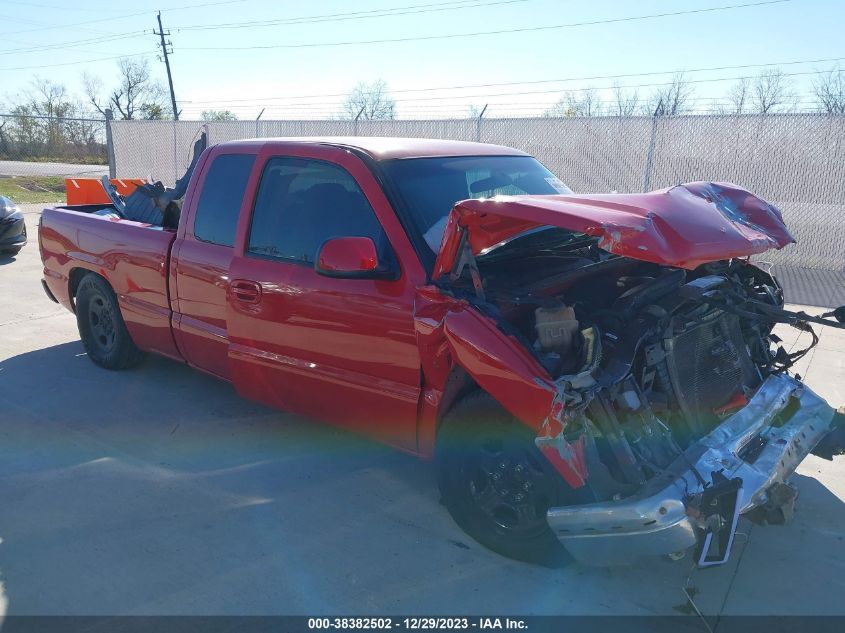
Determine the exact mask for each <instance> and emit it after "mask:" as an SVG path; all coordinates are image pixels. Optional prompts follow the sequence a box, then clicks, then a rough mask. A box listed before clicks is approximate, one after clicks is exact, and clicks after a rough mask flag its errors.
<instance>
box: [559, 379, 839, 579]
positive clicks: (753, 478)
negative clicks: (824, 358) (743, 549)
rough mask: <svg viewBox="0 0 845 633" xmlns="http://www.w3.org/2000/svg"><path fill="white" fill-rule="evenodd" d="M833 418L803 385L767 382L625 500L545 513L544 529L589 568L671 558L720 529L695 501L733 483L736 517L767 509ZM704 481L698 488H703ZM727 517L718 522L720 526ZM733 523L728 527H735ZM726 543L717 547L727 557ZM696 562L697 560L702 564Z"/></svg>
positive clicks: (727, 519) (780, 380)
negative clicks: (736, 484) (645, 558)
mask: <svg viewBox="0 0 845 633" xmlns="http://www.w3.org/2000/svg"><path fill="white" fill-rule="evenodd" d="M834 414H835V411H834V410H833V408H831V407H830V406H829V405H828V404H827V403H826V402H825V401H824V400H823V399H822V398H820V397H819V396H817V395H816V394H815V393H813V392H812V391H811V390H810V389H808V388H807V387H806V386H805V385H804V384H802V383H801V382H799V381H797V380H795V379H794V378H792V377H790V376H787V375H785V374H782V375H775V376H770V377H769V378H768V379H767V380H766V381H765V382H764V383H763V385H762V386H761V387H760V388H759V389H758V390H757V393H756V394H755V395H754V397H753V398H751V400H750V401H749V403H748V404H747V405H746V406H745V407H744V408H743V409H742V410H740V411H738V412H737V413H735V414H734V415H732V416H731V417H729V418H727V419H726V420H724V421H723V422H722V424H720V425H719V426H718V427H716V428H715V429H714V430H713V431H711V432H710V433H709V434H708V435H706V436H704V437H703V438H702V439H701V440H699V441H698V442H696V443H695V444H693V445H691V446H690V447H689V448H687V450H686V451H685V452H684V455H683V456H681V457H679V458H678V459H677V460H676V461H675V462H674V463H673V464H672V465H671V466H670V467H669V468H668V469H667V470H666V471H665V472H664V473H663V474H662V475H660V476H658V477H655V478H654V479H652V480H651V481H649V482H648V483H646V484H645V486H643V488H642V489H641V490H640V491H639V492H637V493H636V494H635V495H633V496H631V497H627V498H625V499H622V500H619V501H605V502H600V503H592V504H587V505H580V506H567V507H560V508H551V509H550V510H549V512H548V521H549V525H550V527H551V529H552V531H553V532H554V534H555V535H556V536H557V537H558V539H559V540H560V542H561V543H562V544H563V545H564V546H565V547H566V549H567V550H568V551H569V553H570V554H571V555H572V556H573V557H574V558H576V559H578V560H579V561H582V562H584V563H588V564H593V565H615V564H624V563H629V562H633V561H635V560H636V559H638V558H641V557H643V556H651V555H661V554H675V553H678V552H683V551H685V550H687V549H688V548H690V547H692V546H694V545H696V544H699V546H701V544H702V541H704V540H705V539H706V540H707V542H708V543H709V542H710V540H711V539H707V538H706V537H707V535H708V533H711V534H714V535H715V534H716V533H717V532H719V529H718V528H717V527H715V526H714V522H713V521H712V520H711V521H710V522H708V521H706V520H703V519H705V518H706V517H704V516H702V514H701V512H700V510H699V507H697V505H696V504H697V500H700V499H701V498H702V496H706V495H705V494H704V493H705V490H712V489H714V488H715V487H717V486H718V485H719V483H720V482H724V481H725V480H736V479H740V480H741V483H740V488H739V491H738V493H737V494H738V495H739V498H738V499H737V501H736V504H735V507H736V508H737V509H738V510H739V513H740V514H745V513H747V512H750V511H751V510H753V509H755V508H757V507H760V506H763V505H766V504H768V503H771V501H772V499H770V497H772V496H773V495H772V493H773V492H774V491H776V490H778V489H780V487H781V486H783V484H784V482H785V480H786V478H787V477H788V476H789V475H791V474H792V473H793V471H794V470H795V469H796V467H797V466H798V464H799V463H801V461H802V460H803V459H804V458H805V457H806V456H807V455H808V454H809V453H810V451H812V450H813V448H814V447H815V446H816V445H817V444H818V443H819V442H820V441H821V440H822V439H823V438H824V437H825V436H826V435H827V434H828V433H829V432H830V431H831V427H832V425H833V424H834ZM702 480H703V483H702ZM731 520H732V517H730V516H723V517H721V518H720V521H716V523H720V525H721V526H724V524H725V522H726V521H727V522H729V523H730V522H731ZM734 524H735V522H734ZM729 531H730V538H729V539H728V540H727V541H726V542H725V543H724V544H723V547H722V549H723V553H724V559H725V560H726V559H727V557H728V556H729V554H730V542H731V541H732V537H733V528H731V529H730V530H729ZM702 560H703V557H702Z"/></svg>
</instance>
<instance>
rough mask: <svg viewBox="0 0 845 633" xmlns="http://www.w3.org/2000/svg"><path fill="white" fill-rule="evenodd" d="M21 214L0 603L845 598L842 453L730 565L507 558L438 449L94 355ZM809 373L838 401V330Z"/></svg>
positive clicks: (814, 469)
mask: <svg viewBox="0 0 845 633" xmlns="http://www.w3.org/2000/svg"><path fill="white" fill-rule="evenodd" d="M24 211H25V213H26V217H27V222H28V225H29V230H30V236H31V242H30V244H29V245H28V246H27V247H25V248H24V250H23V251H22V252H21V253H20V255H19V256H18V257H17V258H16V259H11V258H8V257H7V258H4V259H0V393H1V394H3V395H2V400H0V613H2V612H3V611H6V612H7V613H9V614H290V613H297V614H309V615H310V614H321V613H344V614H397V613H406V614H407V613H419V614H446V613H481V614H484V613H497V614H510V613H513V614H545V613H550V614H559V613H560V614H564V613H565V614H668V615H674V614H678V613H689V612H690V611H691V609H690V606H689V605H688V604H687V599H686V597H685V594H684V592H683V587H684V586H685V585H687V586H689V587H691V588H692V593H693V594H694V595H695V600H696V603H697V606H698V607H699V608H700V609H701V610H702V611H703V612H704V613H705V614H706V615H718V614H740V613H741V614H746V613H753V614H822V613H824V614H845V602H843V601H842V599H841V596H842V595H843V593H845V547H843V537H845V504H843V501H844V500H845V460H843V459H840V460H839V461H836V462H833V463H830V462H825V461H823V460H821V459H818V458H814V457H810V458H809V459H808V460H807V461H806V462H805V463H804V464H803V465H802V466H801V468H800V469H799V471H798V474H797V475H796V477H795V481H796V483H797V485H798V487H799V489H800V490H801V498H800V500H799V509H798V512H797V515H796V518H795V520H794V522H793V523H791V524H789V525H787V526H784V527H766V528H760V527H752V526H751V525H750V524H748V523H747V522H745V521H743V522H742V524H741V527H740V531H741V532H742V534H743V535H744V536H743V537H741V538H739V539H738V544H737V546H736V548H735V551H734V556H733V558H732V560H731V562H730V563H729V564H728V565H726V566H723V567H719V568H714V569H709V570H705V571H700V570H693V569H692V568H691V562H690V561H689V560H688V559H687V560H682V561H679V562H674V563H673V562H669V561H667V560H653V561H650V562H648V563H645V564H641V565H638V566H635V567H622V568H614V569H594V568H588V567H583V566H580V565H577V564H570V565H569V566H566V567H564V568H562V569H546V568H542V567H536V566H531V565H525V564H521V563H517V562H514V561H510V560H507V559H504V558H502V557H500V556H497V555H496V554H493V553H491V552H489V551H487V550H485V549H483V548H482V547H480V546H479V545H477V544H476V543H474V542H473V541H471V540H470V539H469V538H468V537H466V536H465V535H464V534H463V533H462V532H461V531H460V530H459V529H458V528H457V527H456V526H455V525H454V524H453V523H452V521H451V519H450V518H449V516H448V514H447V513H446V511H445V509H444V508H443V507H442V506H441V505H440V504H439V502H438V494H437V490H436V486H435V483H434V479H433V471H432V468H431V465H430V464H428V463H425V462H420V461H418V460H416V459H414V458H412V457H409V456H407V455H404V454H401V453H398V452H394V451H392V450H390V449H388V448H384V447H381V446H379V445H377V444H374V443H372V442H370V441H367V440H364V439H361V438H358V437H356V436H354V435H351V434H349V433H346V432H343V431H339V430H336V429H333V428H330V427H326V426H323V425H320V424H318V423H316V422H313V421H310V420H305V419H302V418H298V417H294V416H290V415H286V414H283V413H279V412H276V411H272V410H269V409H266V408H264V407H261V406H259V405H256V404H253V403H251V402H248V401H245V400H243V399H241V398H239V397H238V396H237V395H236V394H235V393H234V392H233V390H232V389H231V388H230V387H229V386H228V385H226V384H223V383H221V382H218V381H216V380H214V379H212V378H210V377H208V376H205V375H203V374H201V373H198V372H195V371H192V370H190V369H188V368H186V367H184V366H182V365H180V364H177V363H175V362H171V361H167V360H163V359H157V358H150V359H149V360H148V361H147V362H145V363H144V364H143V365H142V366H141V367H140V368H138V369H135V370H131V371H126V372H108V371H105V370H102V369H99V368H98V367H96V366H94V365H93V364H92V363H91V362H90V361H89V360H88V359H87V358H86V357H85V353H84V350H83V348H82V345H81V344H80V343H79V340H78V334H77V331H76V323H75V320H74V317H73V316H72V315H71V314H69V313H67V312H65V311H64V310H62V309H60V308H58V307H57V306H56V305H55V304H53V303H51V302H49V301H48V300H47V298H46V297H45V296H44V294H43V292H42V290H41V287H40V283H39V279H40V274H41V273H40V270H41V263H40V260H39V257H38V251H37V244H36V225H37V219H38V207H37V206H26V207H25V208H24ZM787 336H789V337H790V338H786V337H787ZM784 338H785V340H787V344H788V345H790V346H792V345H796V344H798V343H799V342H800V341H799V340H798V337H797V336H795V337H792V336H791V334H789V333H787V332H784ZM801 371H802V372H803V373H804V374H806V377H807V380H808V383H809V384H810V385H811V386H812V387H813V388H814V389H817V390H818V391H819V392H821V393H822V394H823V395H825V396H826V397H829V398H831V399H832V400H833V401H834V402H835V403H836V404H841V403H843V402H845V392H843V385H845V336H843V333H842V332H841V331H825V330H822V332H821V343H820V345H819V346H818V348H817V349H816V351H815V352H814V353H813V355H812V356H811V357H810V358H808V359H807V360H806V362H805V364H804V366H802V367H801Z"/></svg>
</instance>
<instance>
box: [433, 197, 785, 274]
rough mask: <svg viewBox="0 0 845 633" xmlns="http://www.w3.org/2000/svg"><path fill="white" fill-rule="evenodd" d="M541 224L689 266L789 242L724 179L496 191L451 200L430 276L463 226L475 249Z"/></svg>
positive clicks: (444, 266) (443, 263)
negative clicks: (591, 190) (607, 190)
mask: <svg viewBox="0 0 845 633" xmlns="http://www.w3.org/2000/svg"><path fill="white" fill-rule="evenodd" d="M541 226H557V227H561V228H564V229H569V230H571V231H577V232H580V233H585V234H587V235H590V236H595V237H598V238H599V243H598V245H599V247H600V248H602V249H604V250H606V251H609V252H611V253H615V254H617V255H623V256H625V257H630V258H632V259H639V260H642V261H646V262H652V263H655V264H663V265H666V266H676V267H679V268H687V269H690V270H691V269H694V268H697V267H698V266H700V265H701V264H704V263H707V262H712V261H718V260H721V259H729V258H733V257H747V256H749V255H754V254H755V253H762V252H764V251H767V250H769V249H772V248H783V247H784V246H786V245H787V244H791V243H792V242H794V241H795V239H794V238H793V237H792V235H790V233H789V231H788V230H787V228H786V226H785V225H784V223H783V217H782V216H781V213H780V211H779V210H778V209H777V208H776V207H774V206H772V205H771V204H769V203H768V202H766V201H765V200H762V199H761V198H758V197H757V196H755V195H754V194H752V193H751V192H749V191H746V190H745V189H742V188H741V187H738V186H736V185H732V184H727V183H715V182H693V183H687V184H683V185H677V186H675V187H670V188H668V189H662V190H659V191H653V192H651V193H634V194H604V195H569V196H498V197H496V198H491V199H488V200H464V201H463V202H459V203H458V204H457V205H455V208H454V209H452V212H451V214H450V215H449V220H448V222H447V223H446V229H445V231H444V234H443V240H442V242H441V244H440V253H439V254H438V256H437V260H436V262H435V266H434V275H433V277H434V279H438V278H439V277H441V276H443V275H447V274H448V273H449V272H450V271H451V270H452V268H453V267H454V265H455V263H456V261H457V260H458V257H459V255H460V253H459V250H460V244H461V235H462V233H463V231H464V230H466V231H467V242H468V244H469V246H470V248H471V249H472V252H473V254H474V255H478V254H479V253H481V252H482V251H484V250H485V249H490V248H491V247H494V246H496V245H497V244H499V243H500V242H503V241H506V240H508V239H510V238H513V237H515V236H517V235H519V234H521V233H524V232H525V231H529V230H531V229H535V228H538V227H541Z"/></svg>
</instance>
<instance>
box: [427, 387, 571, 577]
mask: <svg viewBox="0 0 845 633" xmlns="http://www.w3.org/2000/svg"><path fill="white" fill-rule="evenodd" d="M436 462H437V481H438V485H439V487H440V493H441V495H442V500H443V504H444V505H445V506H446V508H447V509H448V510H449V513H450V514H451V515H452V518H453V519H454V520H455V523H457V524H458V525H459V526H460V527H461V529H463V530H464V531H465V532H466V533H467V534H469V535H470V536H471V537H472V538H474V539H475V540H476V541H478V542H479V543H481V544H482V545H484V546H485V547H487V548H489V549H491V550H493V551H495V552H498V553H499V554H502V555H504V556H507V557H508V558H513V559H516V560H521V561H526V562H530V563H535V564H541V565H545V566H549V567H559V566H561V565H563V564H566V563H568V562H570V561H571V558H570V557H569V555H568V554H567V553H566V551H565V550H564V548H563V546H562V545H561V544H560V542H559V541H558V540H557V538H556V537H555V535H554V534H553V533H552V531H551V529H550V528H549V524H548V521H547V519H546V511H547V510H548V509H549V508H550V507H554V506H560V505H569V504H572V503H579V502H581V500H580V499H579V497H582V496H583V492H582V491H581V490H578V491H575V490H573V489H572V488H570V487H569V486H568V485H567V483H566V482H565V481H564V480H563V479H562V478H561V476H560V474H559V473H558V472H557V471H556V470H555V469H554V467H553V466H552V465H551V464H550V463H549V461H548V460H547V459H546V458H545V457H544V456H543V454H542V453H541V452H540V451H539V449H538V448H537V447H536V446H535V444H534V433H533V432H532V431H531V430H530V429H529V428H528V427H526V426H525V425H524V424H522V423H521V422H519V421H518V420H516V419H515V418H514V417H513V416H512V415H511V414H510V413H508V412H507V411H506V410H505V409H504V408H502V406H501V405H500V404H499V403H498V402H496V401H495V400H494V399H493V398H492V397H491V396H490V395H489V394H487V393H485V392H481V391H479V392H476V393H473V394H470V395H469V396H467V397H466V398H464V399H463V400H461V401H460V402H459V403H458V404H457V405H455V407H454V408H453V409H452V410H451V411H450V412H449V413H448V414H446V416H445V418H444V419H443V424H442V425H441V427H440V430H439V432H438V435H437V449H436Z"/></svg>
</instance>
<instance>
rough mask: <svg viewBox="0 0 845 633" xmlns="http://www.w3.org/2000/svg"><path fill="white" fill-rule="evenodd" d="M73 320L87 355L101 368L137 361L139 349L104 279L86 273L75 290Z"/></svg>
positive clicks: (128, 364)
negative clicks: (74, 317)
mask: <svg viewBox="0 0 845 633" xmlns="http://www.w3.org/2000/svg"><path fill="white" fill-rule="evenodd" d="M76 323H77V326H78V327H79V336H80V338H82V344H83V345H84V346H85V351H86V352H88V357H89V358H90V359H91V360H92V361H94V362H95V363H96V364H97V365H99V366H100V367H104V368H105V369H128V368H129V367H134V366H135V365H137V364H138V363H140V362H141V361H142V360H143V358H144V352H142V351H141V350H140V349H138V347H137V346H136V345H135V343H134V342H133V341H132V337H131V336H129V331H128V330H127V329H126V323H124V321H123V315H122V314H121V313H120V307H119V306H118V303H117V297H116V296H115V294H114V290H112V288H111V286H110V285H109V284H108V282H107V281H106V280H105V279H103V278H102V277H100V276H99V275H96V274H94V273H89V274H87V275H85V277H83V278H82V281H80V282H79V287H78V288H77V290H76Z"/></svg>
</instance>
